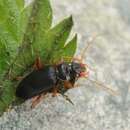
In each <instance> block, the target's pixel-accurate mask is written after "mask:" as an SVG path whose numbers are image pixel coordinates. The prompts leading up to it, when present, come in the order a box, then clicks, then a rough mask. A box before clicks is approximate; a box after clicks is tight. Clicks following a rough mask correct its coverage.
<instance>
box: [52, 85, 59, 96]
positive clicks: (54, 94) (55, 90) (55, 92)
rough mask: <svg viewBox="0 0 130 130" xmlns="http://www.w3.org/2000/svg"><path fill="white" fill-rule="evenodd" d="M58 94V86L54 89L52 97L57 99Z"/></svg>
mask: <svg viewBox="0 0 130 130" xmlns="http://www.w3.org/2000/svg"><path fill="white" fill-rule="evenodd" d="M57 94H58V89H57V86H55V87H54V88H53V93H52V96H53V97H56V96H57Z"/></svg>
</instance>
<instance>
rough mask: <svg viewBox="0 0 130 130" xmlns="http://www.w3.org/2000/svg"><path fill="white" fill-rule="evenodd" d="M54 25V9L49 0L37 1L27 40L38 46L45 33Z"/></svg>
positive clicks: (34, 5)
mask: <svg viewBox="0 0 130 130" xmlns="http://www.w3.org/2000/svg"><path fill="white" fill-rule="evenodd" d="M51 24H52V9H51V6H50V2H49V0H35V1H34V3H33V10H32V14H31V17H30V21H29V25H28V30H27V38H26V39H27V40H28V41H29V42H30V43H32V44H35V45H36V46H37V45H40V43H41V41H43V37H44V34H45V32H46V31H47V30H48V29H49V28H50V27H51Z"/></svg>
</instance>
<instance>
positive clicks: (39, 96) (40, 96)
mask: <svg viewBox="0 0 130 130" xmlns="http://www.w3.org/2000/svg"><path fill="white" fill-rule="evenodd" d="M45 95H46V93H44V94H41V95H38V96H35V97H34V98H32V105H31V108H35V106H36V105H37V104H38V103H39V102H40V101H41V100H42V99H43V98H44V96H45Z"/></svg>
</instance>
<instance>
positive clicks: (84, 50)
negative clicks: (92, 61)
mask: <svg viewBox="0 0 130 130" xmlns="http://www.w3.org/2000/svg"><path fill="white" fill-rule="evenodd" d="M98 36H100V34H97V33H93V35H92V36H91V37H89V38H88V40H87V45H86V47H85V48H84V49H83V51H81V54H80V56H81V59H84V57H85V54H86V52H87V50H88V49H89V47H90V45H91V44H92V43H93V41H94V40H95V39H96V38H97V37H98Z"/></svg>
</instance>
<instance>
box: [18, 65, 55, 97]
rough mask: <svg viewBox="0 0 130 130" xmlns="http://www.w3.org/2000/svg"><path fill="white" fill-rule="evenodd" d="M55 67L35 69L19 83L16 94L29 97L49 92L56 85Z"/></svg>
mask: <svg viewBox="0 0 130 130" xmlns="http://www.w3.org/2000/svg"><path fill="white" fill-rule="evenodd" d="M56 81H57V80H56V73H55V69H54V68H53V67H51V66H45V67H44V68H43V69H40V70H34V71H33V72H32V73H30V74H29V75H28V76H26V77H25V78H24V79H23V80H22V81H21V82H20V83H19V85H18V88H17V90H16V96H17V97H20V98H23V99H29V98H32V97H34V96H36V95H39V94H41V93H43V92H48V91H49V90H51V89H52V88H53V87H54V86H55V85H56Z"/></svg>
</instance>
